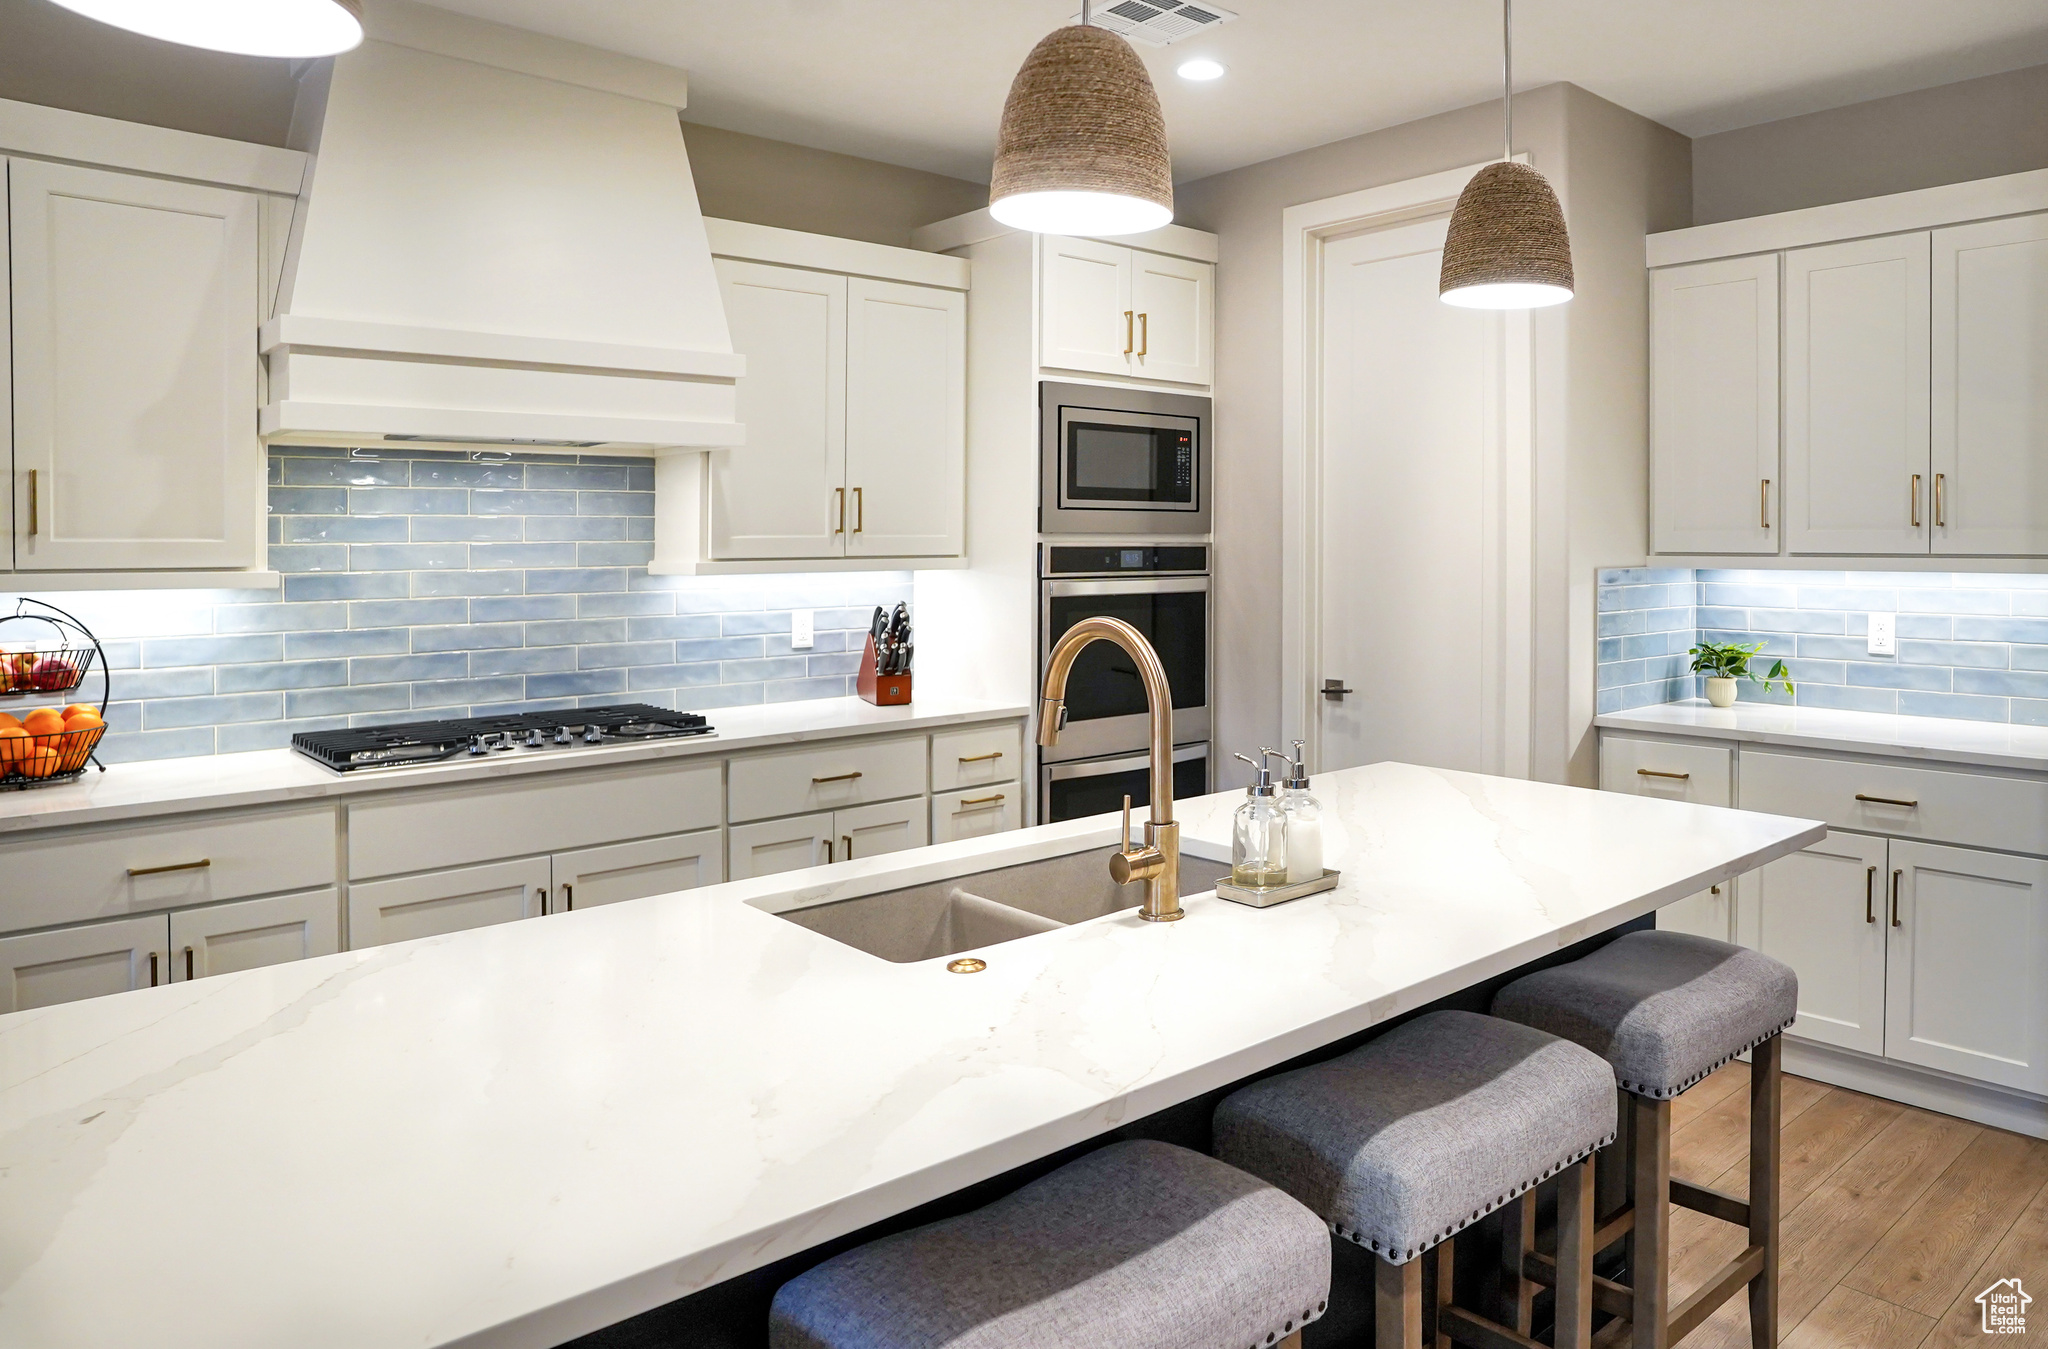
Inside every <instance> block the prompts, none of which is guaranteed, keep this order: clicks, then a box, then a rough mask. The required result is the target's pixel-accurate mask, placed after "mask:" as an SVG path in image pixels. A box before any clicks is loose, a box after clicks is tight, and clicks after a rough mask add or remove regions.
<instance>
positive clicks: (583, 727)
mask: <svg viewBox="0 0 2048 1349" xmlns="http://www.w3.org/2000/svg"><path fill="white" fill-rule="evenodd" d="M712 730H713V727H712V725H711V723H710V722H709V721H707V720H705V719H704V718H703V717H701V716H699V715H698V714H697V713H695V712H671V711H669V710H668V709H667V708H665V707H654V706H651V705H650V704H647V703H616V704H612V705H610V706H606V707H579V708H575V709H572V710H569V711H564V712H512V713H507V714H505V715H503V716H496V717H450V718H447V719H445V720H442V721H410V722H403V723H400V724H398V725H393V726H362V727H351V728H347V729H342V730H333V731H301V732H300V733H299V734H297V735H295V736H293V737H292V748H293V749H295V750H297V751H298V752H299V753H301V754H303V755H305V756H307V757H308V758H310V759H316V760H318V761H319V762H321V763H323V764H325V765H327V766H328V767H329V768H332V769H334V770H335V771H336V772H338V773H351V772H356V771H358V770H361V769H365V768H404V767H407V766H409V765H413V764H422V763H436V762H439V761H440V760H443V759H452V758H455V757H456V756H458V755H465V756H478V757H481V756H485V755H490V754H496V753H502V752H505V751H508V750H529V751H530V750H549V749H569V748H581V747H588V746H591V745H606V744H618V743H621V742H628V741H637V740H666V739H671V738H673V737H676V736H686V735H710V734H711V733H712Z"/></svg>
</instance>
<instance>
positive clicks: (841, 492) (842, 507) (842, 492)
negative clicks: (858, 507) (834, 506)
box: [832, 487, 846, 534]
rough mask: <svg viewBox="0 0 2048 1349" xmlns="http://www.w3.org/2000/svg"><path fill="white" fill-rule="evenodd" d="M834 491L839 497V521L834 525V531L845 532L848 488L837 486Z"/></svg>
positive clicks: (836, 532) (837, 532)
mask: <svg viewBox="0 0 2048 1349" xmlns="http://www.w3.org/2000/svg"><path fill="white" fill-rule="evenodd" d="M832 491H833V492H834V493H835V494H836V495H837V496H838V498H839V523H838V524H836V525H834V526H833V527H832V532H833V533H834V534H844V533H845V532H846V489H845V488H844V487H835V488H833V489H832Z"/></svg>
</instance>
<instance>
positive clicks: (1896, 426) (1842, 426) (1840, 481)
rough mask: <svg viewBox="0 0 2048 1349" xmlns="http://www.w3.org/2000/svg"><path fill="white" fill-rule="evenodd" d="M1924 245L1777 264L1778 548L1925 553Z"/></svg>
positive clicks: (1920, 241) (1911, 239) (1919, 238)
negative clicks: (1780, 358) (1780, 390)
mask: <svg viewBox="0 0 2048 1349" xmlns="http://www.w3.org/2000/svg"><path fill="white" fill-rule="evenodd" d="M1929 284H1930V277H1929V272H1928V236H1927V234H1926V233H1924V232H1922V233H1918V234H1895V235H1888V236H1886V237H1884V238H1878V239H1858V240H1855V241H1854V242H1851V243H1845V244H1826V245H1823V246H1822V247H1819V248H1798V249H1794V250H1792V251H1791V252H1789V253H1787V254H1786V255H1785V511H1784V515H1785V546H1786V548H1787V549H1788V550H1789V551H1791V552H1794V553H1924V552H1926V551H1927V538H1928V534H1929V532H1930V531H1929V529H1928V525H1929V523H1930V518H1931V511H1930V506H1931V504H1932V503H1931V502H1930V500H1929V492H1930V484H1931V482H1932V478H1931V476H1930V475H1931V473H1932V470H1931V469H1930V468H1929V467H1928V459H1927V454H1928V448H1927V446H1928V440H1927V435H1928V432H1927V428H1928V410H1927V409H1928V403H1927V400H1928V388H1927V372H1928V342H1929V340H1930V336H1931V329H1930V320H1929V317H1928V304H1929Z"/></svg>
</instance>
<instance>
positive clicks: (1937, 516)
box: [1934, 473, 1948, 529]
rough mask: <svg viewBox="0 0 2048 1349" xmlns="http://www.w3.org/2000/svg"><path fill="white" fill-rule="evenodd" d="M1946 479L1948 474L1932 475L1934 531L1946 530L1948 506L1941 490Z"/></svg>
mask: <svg viewBox="0 0 2048 1349" xmlns="http://www.w3.org/2000/svg"><path fill="white" fill-rule="evenodd" d="M1947 479H1948V474H1946V473H1937V474H1935V475H1934V527H1935V528H1936V529H1946V528H1948V506H1947V503H1946V501H1945V500H1944V494H1943V492H1942V490H1941V489H1942V486H1943V484H1944V483H1945V482H1946V481H1947Z"/></svg>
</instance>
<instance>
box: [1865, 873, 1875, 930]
mask: <svg viewBox="0 0 2048 1349" xmlns="http://www.w3.org/2000/svg"><path fill="white" fill-rule="evenodd" d="M1876 885H1877V868H1876V867H1865V868H1863V921H1864V922H1866V923H1874V922H1876V921H1877V915H1876V914H1875V913H1874V912H1872V911H1871V907H1870V892H1871V890H1872V889H1873V888H1875V886H1876Z"/></svg>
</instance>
